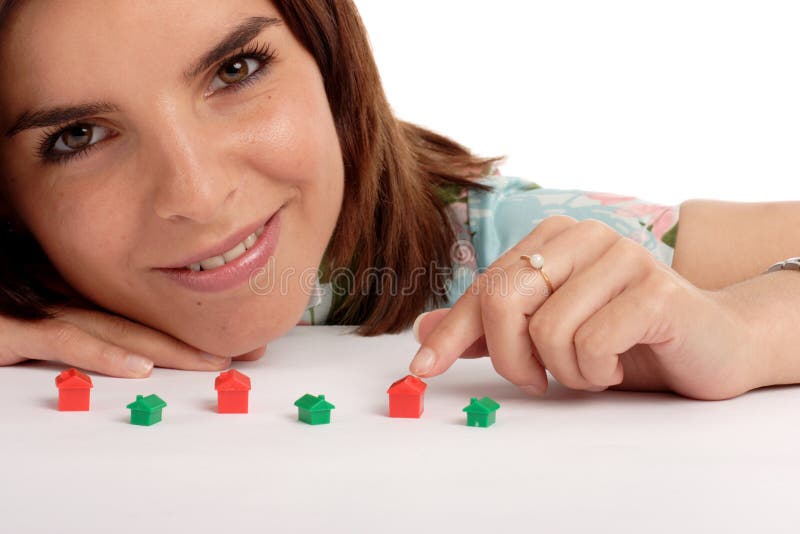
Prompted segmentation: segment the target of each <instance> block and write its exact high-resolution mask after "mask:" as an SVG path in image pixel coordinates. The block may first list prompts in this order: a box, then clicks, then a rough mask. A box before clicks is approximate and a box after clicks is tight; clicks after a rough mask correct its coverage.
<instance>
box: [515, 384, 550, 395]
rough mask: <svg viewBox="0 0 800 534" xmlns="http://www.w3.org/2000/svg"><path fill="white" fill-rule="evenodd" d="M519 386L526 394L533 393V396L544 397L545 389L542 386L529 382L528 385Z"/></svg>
mask: <svg viewBox="0 0 800 534" xmlns="http://www.w3.org/2000/svg"><path fill="white" fill-rule="evenodd" d="M519 388H520V389H521V390H522V391H524V392H525V393H527V394H528V395H533V396H535V397H544V392H545V389H544V388H543V387H542V386H537V385H536V384H531V385H529V386H520V387H519Z"/></svg>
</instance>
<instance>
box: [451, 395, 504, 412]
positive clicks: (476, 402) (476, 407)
mask: <svg viewBox="0 0 800 534" xmlns="http://www.w3.org/2000/svg"><path fill="white" fill-rule="evenodd" d="M499 407H500V405H499V404H497V403H496V402H495V401H494V400H493V399H491V398H489V397H483V398H482V399H478V398H476V397H472V398H471V399H470V400H469V405H468V406H465V407H464V408H462V410H461V411H462V412H467V413H492V412H494V411H496V410H497V409H498V408H499Z"/></svg>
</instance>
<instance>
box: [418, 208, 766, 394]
mask: <svg viewBox="0 0 800 534" xmlns="http://www.w3.org/2000/svg"><path fill="white" fill-rule="evenodd" d="M537 252H538V253H540V254H541V255H542V256H543V257H544V258H545V264H544V266H543V269H542V270H543V271H544V272H545V273H546V274H547V275H548V276H549V278H550V280H551V282H552V284H553V288H554V292H553V293H552V294H551V295H549V296H548V294H547V293H548V290H547V288H546V285H545V282H544V280H542V279H541V276H540V275H539V273H538V271H536V270H534V269H533V268H532V267H531V266H530V264H529V263H528V262H527V261H525V260H523V259H521V258H520V255H529V254H533V253H537ZM417 323H418V324H415V331H416V333H417V335H418V340H419V341H420V342H421V343H422V346H421V347H420V351H419V352H418V353H417V356H416V357H415V358H414V361H412V363H411V366H410V369H411V372H413V373H414V374H416V375H418V376H422V377H430V376H435V375H438V374H440V373H442V372H444V371H445V370H447V369H448V368H449V367H450V365H452V364H453V362H454V361H455V360H456V359H457V358H459V357H475V356H482V355H486V354H488V355H490V357H491V361H492V364H493V366H494V368H495V369H496V370H497V372H498V373H499V374H500V375H501V376H503V377H504V378H506V379H507V380H509V381H510V382H511V383H513V384H516V385H518V386H520V387H522V388H523V389H525V390H526V391H528V392H529V393H532V394H537V395H543V394H544V392H545V391H546V388H547V375H546V372H545V369H546V370H549V371H550V373H551V374H552V375H553V376H554V377H555V379H556V380H558V382H560V383H561V384H562V385H564V386H566V387H569V388H573V389H584V390H593V391H600V390H602V389H605V388H607V387H609V386H616V387H618V388H619V389H637V390H672V391H675V392H677V393H680V394H682V395H685V396H688V397H692V398H698V399H724V398H730V397H734V396H736V395H740V394H742V393H744V392H746V391H748V390H750V389H753V388H755V387H760V386H761V385H764V384H763V381H762V380H763V379H762V377H761V376H760V373H761V371H760V370H758V369H757V368H756V365H755V361H754V360H755V358H754V357H753V355H754V354H757V346H758V345H757V343H756V335H755V334H754V333H753V332H752V328H749V325H748V324H747V322H746V321H745V320H744V319H743V318H742V317H741V316H740V314H738V313H736V312H735V311H734V307H732V306H728V305H727V304H726V300H725V298H724V294H723V293H722V292H721V291H706V290H702V289H699V288H697V287H696V286H694V285H692V284H691V283H690V282H688V281H687V280H686V279H684V278H683V277H681V276H680V275H679V274H678V273H677V272H676V271H674V270H673V269H671V268H670V267H669V266H667V265H665V264H663V263H662V262H660V261H659V260H658V259H657V258H656V257H655V256H653V254H652V253H651V252H650V251H648V250H647V249H646V248H644V247H643V246H641V245H640V244H638V243H636V242H635V241H633V240H631V239H628V238H625V237H623V236H622V235H621V234H619V233H618V232H617V231H615V230H614V229H613V228H611V227H610V226H608V225H606V224H605V223H602V222H600V221H597V220H593V219H587V220H583V221H580V222H578V221H576V220H575V219H573V218H571V217H567V216H562V215H556V216H552V217H548V218H547V219H545V220H543V221H542V222H541V223H540V224H539V225H538V226H537V227H536V228H535V229H534V230H533V231H532V232H531V233H530V234H528V235H527V236H526V237H525V238H524V239H523V240H522V241H520V242H519V243H518V244H517V245H515V246H514V247H512V248H511V249H509V250H508V251H507V252H506V253H504V254H503V255H502V256H501V257H500V258H498V259H497V261H495V262H494V263H493V264H492V265H491V266H489V268H488V269H487V270H486V271H485V272H483V273H481V274H480V275H479V276H478V277H477V279H476V280H475V282H474V283H473V284H472V286H470V287H469V288H468V289H467V291H466V292H465V293H464V295H462V297H461V298H460V299H459V300H458V301H457V302H456V303H455V304H454V305H453V307H452V308H449V309H441V310H435V311H433V312H431V313H428V314H424V316H421V317H420V318H418V321H417Z"/></svg>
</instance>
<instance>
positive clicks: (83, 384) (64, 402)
mask: <svg viewBox="0 0 800 534" xmlns="http://www.w3.org/2000/svg"><path fill="white" fill-rule="evenodd" d="M56 387H57V388H58V409H59V411H62V412H81V411H83V412H85V411H87V410H88V409H89V390H90V389H92V379H91V378H90V377H89V375H87V374H85V373H82V372H80V371H78V370H77V369H74V368H73V369H67V370H66V371H61V374H59V375H58V376H57V377H56Z"/></svg>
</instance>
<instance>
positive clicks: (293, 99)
mask: <svg viewBox="0 0 800 534" xmlns="http://www.w3.org/2000/svg"><path fill="white" fill-rule="evenodd" d="M308 86H310V87H308ZM240 124H241V125H242V126H241V128H240V129H239V134H238V136H236V137H234V138H233V139H232V143H233V144H232V146H231V147H230V148H231V150H232V151H234V152H238V153H239V155H240V160H241V161H244V162H246V163H247V164H249V165H250V166H251V167H252V168H255V169H257V170H258V174H260V175H262V176H265V177H268V178H270V179H274V180H280V181H286V182H290V183H291V184H292V185H296V186H298V187H307V186H310V185H317V186H319V185H321V184H320V181H321V180H325V179H330V177H331V176H332V175H334V174H336V171H337V169H338V168H339V167H341V151H340V148H339V143H338V137H337V136H336V130H335V127H334V124H333V118H332V117H331V114H330V109H329V108H328V103H327V100H326V98H325V93H324V89H323V88H322V87H321V86H320V87H316V86H315V84H313V83H309V84H306V85H303V86H302V89H300V90H285V91H282V92H281V93H280V94H278V93H276V94H274V95H269V96H268V97H266V98H263V99H260V100H259V101H258V102H257V103H256V104H254V106H253V108H251V109H250V110H248V112H247V114H246V118H244V119H243V120H241V121H240Z"/></svg>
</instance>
